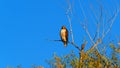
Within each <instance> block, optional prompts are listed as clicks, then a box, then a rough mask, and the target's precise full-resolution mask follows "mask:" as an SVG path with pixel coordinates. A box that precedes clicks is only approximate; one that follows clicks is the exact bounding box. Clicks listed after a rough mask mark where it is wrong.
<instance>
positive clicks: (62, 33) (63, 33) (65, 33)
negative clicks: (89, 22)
mask: <svg viewBox="0 0 120 68" xmlns="http://www.w3.org/2000/svg"><path fill="white" fill-rule="evenodd" d="M60 37H61V40H62V42H63V43H64V46H67V43H68V30H67V29H66V27H65V26H62V28H61V31H60Z"/></svg>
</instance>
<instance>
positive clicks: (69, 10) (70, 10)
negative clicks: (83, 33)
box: [66, 2, 74, 43]
mask: <svg viewBox="0 0 120 68" xmlns="http://www.w3.org/2000/svg"><path fill="white" fill-rule="evenodd" d="M68 6H69V7H68V9H67V12H66V15H67V18H68V22H69V24H70V34H71V38H72V42H73V43H74V37H73V32H72V22H71V18H70V15H69V13H70V14H72V8H71V4H70V2H68Z"/></svg>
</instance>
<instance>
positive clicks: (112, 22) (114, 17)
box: [102, 10, 119, 39]
mask: <svg viewBox="0 0 120 68" xmlns="http://www.w3.org/2000/svg"><path fill="white" fill-rule="evenodd" d="M118 13H119V10H117V11H116V13H115V14H114V16H113V17H111V18H110V19H109V21H110V22H111V24H110V26H109V28H108V29H107V31H106V32H105V33H104V34H103V35H102V39H103V38H104V37H105V36H106V35H107V34H108V33H109V32H110V30H111V28H112V26H113V24H114V21H115V19H116V17H117V15H118Z"/></svg>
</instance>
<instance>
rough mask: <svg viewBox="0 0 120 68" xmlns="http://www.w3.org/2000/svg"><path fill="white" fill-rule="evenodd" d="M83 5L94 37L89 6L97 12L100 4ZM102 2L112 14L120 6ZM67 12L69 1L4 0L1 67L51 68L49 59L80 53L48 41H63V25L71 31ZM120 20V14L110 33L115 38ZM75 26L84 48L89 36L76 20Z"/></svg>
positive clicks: (0, 25)
mask: <svg viewBox="0 0 120 68" xmlns="http://www.w3.org/2000/svg"><path fill="white" fill-rule="evenodd" d="M74 3H75V6H76V7H75V12H76V13H77V15H78V17H79V18H80V19H81V20H82V21H83V19H84V17H83V15H82V14H81V11H80V8H79V7H78V6H79V3H78V2H76V1H74ZM81 3H82V7H83V8H84V11H85V14H86V17H87V18H88V20H89V23H88V24H89V29H90V33H91V34H93V32H94V29H95V27H93V25H94V24H93V23H92V22H93V21H92V19H94V16H92V15H93V14H91V11H90V12H88V11H89V9H90V7H89V5H90V4H93V6H94V8H95V10H96V11H95V12H99V9H98V5H97V4H96V1H87V0H85V1H83V0H82V1H81ZM100 3H102V4H103V5H104V6H105V8H104V9H107V12H108V11H109V14H110V15H111V14H113V11H114V10H115V9H116V6H118V7H119V3H120V2H117V1H116V2H115V1H114V2H112V0H111V1H107V0H106V1H104V0H102V2H100ZM116 4H118V5H116ZM65 9H67V2H66V1H65V0H51V1H50V0H0V46H1V47H0V68H5V67H6V66H7V65H10V66H17V65H19V64H21V65H22V67H23V68H29V67H30V66H31V65H32V64H35V65H42V66H44V67H45V68H48V65H47V63H46V62H45V60H47V59H50V58H52V56H53V53H54V52H56V54H57V55H59V56H62V55H65V54H68V53H70V51H71V50H75V51H76V53H77V50H76V49H75V48H74V47H73V46H71V45H68V47H67V48H65V47H64V46H63V44H62V43H61V42H51V41H48V39H50V40H57V39H60V37H59V30H60V29H61V26H62V25H65V26H66V27H67V28H68V30H69V23H68V20H67V17H66V15H65V12H66V10H65ZM110 10H113V11H110ZM89 17H90V18H89ZM119 18H120V13H119V14H118V16H117V18H116V20H115V23H114V25H113V28H112V30H111V33H110V34H111V35H113V37H114V36H115V35H118V36H120V33H119V31H118V29H120V27H119V25H120V20H119ZM72 24H73V33H74V39H75V43H77V44H78V45H80V44H81V43H82V39H83V38H84V36H86V37H87V35H86V33H85V31H84V30H83V29H82V27H81V26H80V23H79V22H78V21H77V20H76V18H74V17H73V21H72ZM91 27H92V28H91ZM69 37H70V36H69ZM89 47H90V46H88V47H87V48H89Z"/></svg>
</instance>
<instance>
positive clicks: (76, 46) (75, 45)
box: [69, 42, 81, 51]
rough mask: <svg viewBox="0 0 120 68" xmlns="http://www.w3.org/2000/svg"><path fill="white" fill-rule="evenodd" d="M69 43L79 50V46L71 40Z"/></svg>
mask: <svg viewBox="0 0 120 68" xmlns="http://www.w3.org/2000/svg"><path fill="white" fill-rule="evenodd" d="M69 43H70V44H72V45H73V46H74V47H75V48H77V49H78V50H79V51H80V50H81V49H80V47H79V46H78V45H77V44H75V43H73V42H69Z"/></svg>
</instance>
